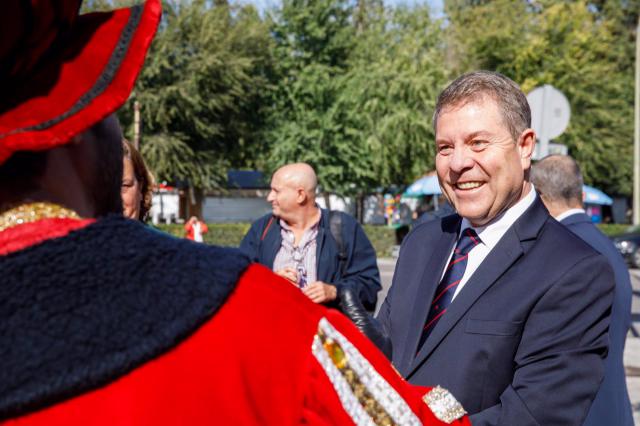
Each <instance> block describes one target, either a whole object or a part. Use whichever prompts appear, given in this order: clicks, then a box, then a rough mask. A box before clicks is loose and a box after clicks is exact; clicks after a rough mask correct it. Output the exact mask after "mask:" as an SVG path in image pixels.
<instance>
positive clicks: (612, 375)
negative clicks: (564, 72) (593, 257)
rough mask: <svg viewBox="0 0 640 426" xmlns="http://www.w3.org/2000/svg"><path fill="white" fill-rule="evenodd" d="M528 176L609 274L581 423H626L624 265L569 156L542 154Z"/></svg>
mask: <svg viewBox="0 0 640 426" xmlns="http://www.w3.org/2000/svg"><path fill="white" fill-rule="evenodd" d="M531 182H532V183H533V184H534V185H535V187H536V190H537V191H538V194H539V195H540V199H541V200H542V202H543V203H544V205H545V206H546V207H547V209H548V210H549V213H550V214H551V216H553V217H554V218H555V219H556V220H557V221H558V222H560V223H561V224H563V225H564V226H566V227H567V228H568V229H569V230H570V231H571V232H573V233H574V234H576V235H577V236H578V237H580V238H582V239H583V240H584V241H585V242H587V244H589V245H590V246H591V247H593V248H594V249H596V250H597V251H598V252H599V253H601V254H602V255H603V256H605V257H606V258H607V260H608V261H609V264H610V265H611V267H612V268H613V272H614V276H615V290H614V293H613V305H612V307H611V325H610V326H609V353H608V354H607V358H606V359H605V364H604V380H603V381H602V384H601V385H600V389H599V390H598V393H597V394H596V398H595V399H594V401H593V404H592V405H591V409H590V410H589V414H588V415H587V418H586V420H585V422H584V425H583V426H599V425H620V426H632V425H633V415H632V413H631V403H630V402H629V394H628V392H627V381H626V377H625V372H624V364H623V355H624V344H625V341H626V338H627V332H628V331H629V327H630V326H631V294H632V291H631V280H630V278H629V270H628V269H627V265H626V264H625V262H624V259H622V256H621V255H620V253H619V252H618V250H617V249H616V248H615V246H614V245H613V243H612V242H611V240H610V239H609V238H607V237H606V236H605V235H604V234H603V233H602V232H600V231H599V230H598V228H597V227H596V226H595V225H594V224H593V223H592V222H591V218H590V217H589V216H587V214H586V213H585V211H584V206H583V204H582V184H583V182H582V173H581V172H580V167H579V166H578V163H577V162H576V161H575V160H574V159H573V158H572V157H570V156H568V155H551V156H548V157H545V158H544V159H542V160H541V161H539V162H538V163H536V164H535V165H534V166H533V168H532V172H531Z"/></svg>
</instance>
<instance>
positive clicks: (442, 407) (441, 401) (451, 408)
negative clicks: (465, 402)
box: [422, 386, 467, 424]
mask: <svg viewBox="0 0 640 426" xmlns="http://www.w3.org/2000/svg"><path fill="white" fill-rule="evenodd" d="M422 400H423V401H424V402H425V403H426V404H427V405H428V406H429V408H430V409H431V411H432V412H433V415H434V416H436V418H437V419H438V420H440V421H443V422H445V423H447V424H450V423H453V422H454V421H455V420H458V419H459V418H461V417H463V416H464V415H465V414H467V412H466V411H465V410H464V408H463V407H462V404H460V403H459V402H458V400H457V399H456V398H455V397H454V396H453V395H451V393H450V392H449V391H448V390H446V389H444V388H441V387H440V386H436V387H435V388H433V389H431V390H430V391H429V392H427V393H426V394H425V395H424V396H423V397H422Z"/></svg>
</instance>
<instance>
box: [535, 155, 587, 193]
mask: <svg viewBox="0 0 640 426" xmlns="http://www.w3.org/2000/svg"><path fill="white" fill-rule="evenodd" d="M531 182H532V183H533V186H535V188H536V190H537V191H538V192H539V193H540V194H542V195H543V196H544V197H545V198H547V199H548V200H549V201H551V202H562V203H564V204H572V203H580V204H582V184H583V181H582V173H580V166H578V163H577V162H576V160H574V159H573V158H572V157H570V156H568V155H549V156H548V157H545V158H543V159H542V160H540V161H538V162H537V163H536V164H534V165H533V167H532V170H531Z"/></svg>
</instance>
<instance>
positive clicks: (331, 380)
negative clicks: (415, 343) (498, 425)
mask: <svg viewBox="0 0 640 426" xmlns="http://www.w3.org/2000/svg"><path fill="white" fill-rule="evenodd" d="M308 373H309V375H308V381H307V384H306V390H305V398H304V400H305V406H304V408H303V413H302V417H303V419H302V422H303V423H305V424H312V425H329V424H332V425H339V424H340V425H341V424H358V425H359V424H392V423H390V422H389V420H392V421H393V424H398V425H418V424H423V425H425V426H435V425H444V424H445V422H444V421H443V420H442V419H441V418H439V417H438V416H440V417H443V416H447V415H448V416H452V417H450V418H448V419H447V420H448V422H447V424H451V425H455V426H465V425H470V423H469V420H468V418H467V417H466V416H463V413H462V411H460V410H462V407H461V406H459V404H458V405H457V409H458V411H456V412H454V411H453V410H454V408H449V409H448V410H444V411H438V408H437V407H435V405H432V406H434V407H435V412H434V411H432V410H431V408H430V405H428V404H427V402H425V400H423V396H424V395H425V393H429V392H431V391H432V389H430V388H424V387H416V386H413V385H410V384H409V383H408V382H406V381H405V380H404V379H403V378H402V377H401V376H400V375H399V374H398V373H397V372H396V371H395V370H394V369H393V367H392V366H391V364H390V363H389V362H388V360H387V359H386V358H385V357H384V355H382V354H381V353H380V352H379V351H378V350H377V349H376V348H375V347H374V346H373V345H372V344H371V342H369V341H368V340H367V339H366V338H365V337H364V336H363V335H362V334H361V333H359V332H358V331H357V329H355V328H354V326H353V324H351V323H350V321H349V320H348V319H346V318H345V317H343V316H342V315H340V314H338V313H337V312H335V311H329V312H327V315H326V316H325V317H324V318H322V319H321V320H320V322H319V324H318V333H317V334H316V335H315V336H314V342H313V345H312V348H311V354H310V357H309V368H308ZM442 391H443V390H442ZM443 392H445V393H446V391H443ZM447 394H448V393H447ZM432 395H433V394H430V396H432ZM449 396H450V395H449ZM451 398H452V397H451ZM449 402H451V403H452V404H451V405H450V406H449V407H453V406H454V404H453V403H454V402H455V400H450V401H449ZM429 404H432V403H431V402H430V403H429ZM455 404H457V402H455ZM436 405H437V404H436ZM444 405H445V404H440V405H439V406H440V407H441V406H444ZM370 420H373V422H372V423H371V422H370Z"/></svg>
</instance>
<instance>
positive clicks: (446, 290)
mask: <svg viewBox="0 0 640 426" xmlns="http://www.w3.org/2000/svg"><path fill="white" fill-rule="evenodd" d="M479 243H480V238H479V237H478V234H476V231H474V230H473V229H471V228H466V229H464V230H463V231H462V235H461V236H460V239H459V240H458V243H457V244H456V247H455V248H454V249H453V256H451V260H450V261H449V264H448V265H447V269H446V271H445V273H444V276H443V277H442V281H440V284H439V285H438V288H437V289H436V292H435V295H434V296H433V301H432V302H431V307H430V308H429V316H428V317H427V321H426V322H425V325H424V328H423V330H422V335H421V336H420V344H419V345H418V350H420V348H421V347H422V345H423V344H424V342H425V340H427V337H429V334H431V331H432V330H433V329H434V328H435V326H436V324H437V323H438V321H440V318H442V316H443V315H444V314H445V312H447V307H448V306H449V305H450V304H451V301H452V300H453V295H454V294H455V292H456V287H458V284H460V281H461V280H462V277H463V275H464V271H465V269H466V268H467V260H468V258H469V252H470V251H471V249H473V248H474V247H475V246H477V245H478V244H479Z"/></svg>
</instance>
